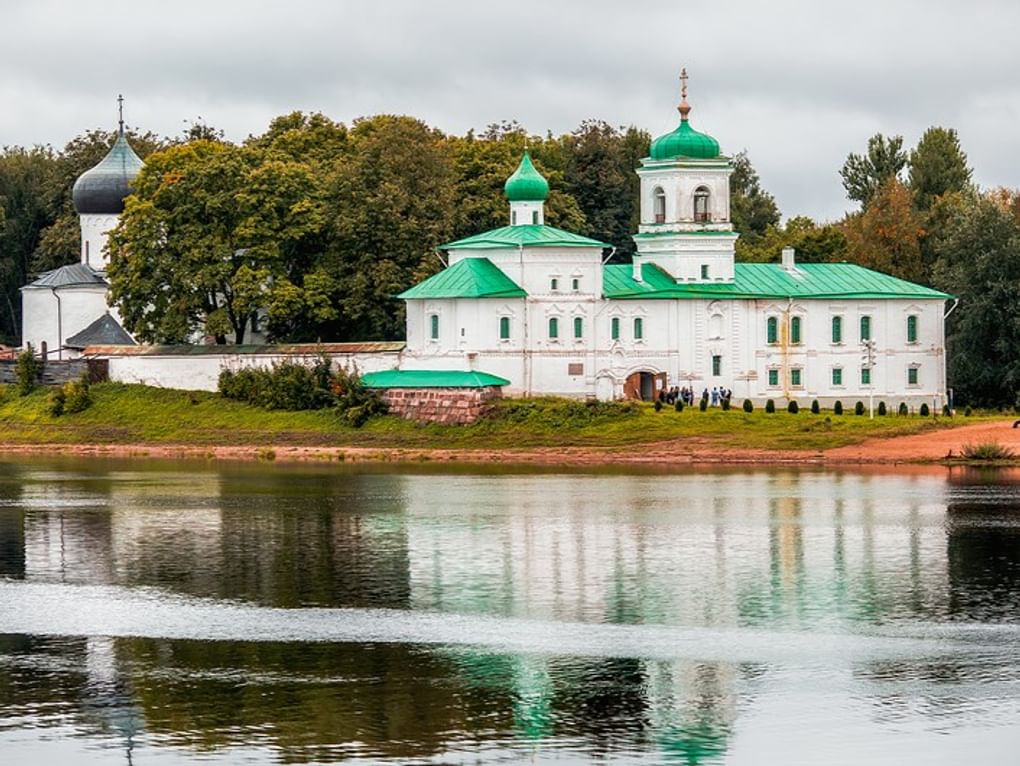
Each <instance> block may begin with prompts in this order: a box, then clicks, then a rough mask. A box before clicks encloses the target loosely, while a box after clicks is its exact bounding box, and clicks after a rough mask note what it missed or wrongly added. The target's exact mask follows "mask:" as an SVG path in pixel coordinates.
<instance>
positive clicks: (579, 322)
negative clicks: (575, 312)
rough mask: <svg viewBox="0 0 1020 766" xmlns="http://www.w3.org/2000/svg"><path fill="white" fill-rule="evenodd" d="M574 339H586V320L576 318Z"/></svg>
mask: <svg viewBox="0 0 1020 766" xmlns="http://www.w3.org/2000/svg"><path fill="white" fill-rule="evenodd" d="M574 337H575V338H583V337H584V319H582V318H581V317H574Z"/></svg>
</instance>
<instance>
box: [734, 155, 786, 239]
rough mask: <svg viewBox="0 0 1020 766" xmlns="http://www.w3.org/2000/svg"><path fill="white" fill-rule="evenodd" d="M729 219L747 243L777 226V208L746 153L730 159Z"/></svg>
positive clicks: (759, 237)
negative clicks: (731, 166) (731, 172)
mask: <svg viewBox="0 0 1020 766" xmlns="http://www.w3.org/2000/svg"><path fill="white" fill-rule="evenodd" d="M730 220H731V221H732V222H733V228H734V229H736V230H737V231H738V232H740V236H741V239H746V240H748V242H749V243H753V242H756V241H758V240H760V239H761V238H762V237H763V236H764V235H765V233H766V232H767V231H768V229H769V227H770V226H773V227H775V226H778V225H779V207H778V206H777V205H776V200H775V198H774V197H773V196H772V195H771V194H769V193H768V192H766V191H765V190H764V189H762V188H761V179H760V178H759V177H758V173H757V171H755V169H754V166H752V165H751V160H750V159H749V158H748V156H747V152H746V151H743V152H738V153H737V154H736V155H735V156H734V157H733V174H732V175H731V176H730Z"/></svg>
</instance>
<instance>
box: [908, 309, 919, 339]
mask: <svg viewBox="0 0 1020 766" xmlns="http://www.w3.org/2000/svg"><path fill="white" fill-rule="evenodd" d="M907 343H917V315H916V314H911V315H910V316H908V317H907Z"/></svg>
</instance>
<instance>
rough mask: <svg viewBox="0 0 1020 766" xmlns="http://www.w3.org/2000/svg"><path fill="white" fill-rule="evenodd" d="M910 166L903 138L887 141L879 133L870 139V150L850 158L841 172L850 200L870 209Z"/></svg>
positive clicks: (852, 155)
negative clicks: (891, 180)
mask: <svg viewBox="0 0 1020 766" xmlns="http://www.w3.org/2000/svg"><path fill="white" fill-rule="evenodd" d="M906 164H907V153H906V152H905V151H904V150H903V136H892V137H891V138H886V137H885V136H883V135H882V134H881V133H876V134H875V135H873V136H872V137H871V138H869V139H868V150H867V151H866V152H865V153H864V154H853V153H851V154H850V155H848V156H847V158H846V162H845V163H843V168H842V170H840V171H839V174H840V176H841V177H842V179H843V188H844V189H846V196H847V197H848V198H849V199H852V200H854V201H856V202H860V203H861V207H863V208H866V207H867V206H868V205H869V204H870V203H871V199H872V197H874V196H875V195H876V194H877V193H878V190H879V189H880V188H881V187H882V186H883V185H884V184H885V183H886V182H887V181H889V180H890V179H898V178H899V176H900V172H901V171H902V170H903V168H904V167H905V166H906Z"/></svg>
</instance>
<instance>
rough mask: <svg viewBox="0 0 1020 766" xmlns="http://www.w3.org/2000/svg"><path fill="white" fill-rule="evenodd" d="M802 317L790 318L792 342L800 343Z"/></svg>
mask: <svg viewBox="0 0 1020 766" xmlns="http://www.w3.org/2000/svg"><path fill="white" fill-rule="evenodd" d="M800 325H801V319H800V317H791V318H790V343H800Z"/></svg>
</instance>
